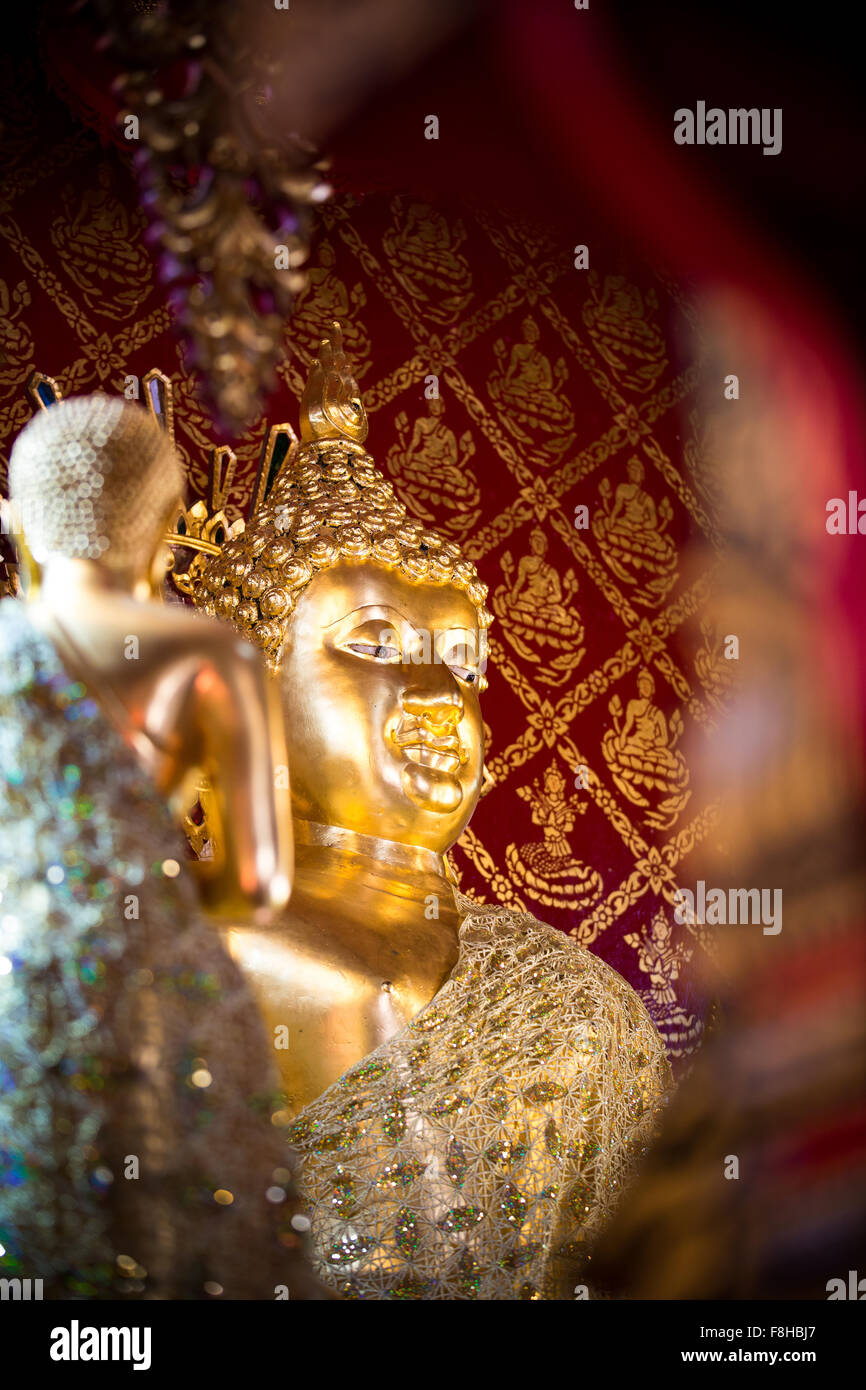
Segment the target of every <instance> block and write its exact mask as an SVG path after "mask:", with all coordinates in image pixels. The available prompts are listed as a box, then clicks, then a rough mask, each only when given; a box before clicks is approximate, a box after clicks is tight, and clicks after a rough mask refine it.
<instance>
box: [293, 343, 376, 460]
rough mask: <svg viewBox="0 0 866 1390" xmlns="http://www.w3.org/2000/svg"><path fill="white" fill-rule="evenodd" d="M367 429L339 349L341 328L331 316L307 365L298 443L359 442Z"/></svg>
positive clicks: (361, 405)
mask: <svg viewBox="0 0 866 1390" xmlns="http://www.w3.org/2000/svg"><path fill="white" fill-rule="evenodd" d="M367 428H368V425H367V412H366V410H365V409H364V402H363V401H362V400H361V392H360V388H359V387H358V383H357V382H356V380H355V378H354V377H353V376H352V372H351V370H350V368H349V363H348V360H347V358H346V354H345V352H344V350H343V330H342V328H341V327H340V325H339V323H338V322H337V321H336V319H335V320H334V321H333V322H332V324H331V331H330V333H329V335H328V337H326V338H323V339H322V341H321V343H320V344H319V355H318V357H316V358H314V360H313V362H312V363H311V364H310V375H309V377H308V378H307V384H306V386H305V388H304V394H303V396H302V397H301V443H302V444H312V443H314V442H316V441H318V440H321V439H348V440H351V442H352V443H353V444H362V443H363V442H364V440H365V439H366V438H367Z"/></svg>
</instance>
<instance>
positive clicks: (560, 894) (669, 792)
mask: <svg viewBox="0 0 866 1390" xmlns="http://www.w3.org/2000/svg"><path fill="white" fill-rule="evenodd" d="M7 83H8V85H7V98H6V108H7V116H6V127H5V131H4V134H3V140H4V151H3V153H4V164H5V166H6V168H7V170H8V173H7V176H6V179H5V181H4V188H3V193H2V203H0V244H2V251H0V256H2V260H0V311H2V325H0V335H2V337H0V349H2V358H0V400H2V405H3V415H2V424H0V447H2V449H3V451H4V453H5V454H6V455H8V450H9V448H10V446H11V443H12V440H13V439H14V436H15V434H16V433H17V431H18V430H19V429H20V428H21V427H22V426H23V425H24V423H25V422H26V420H27V419H28V418H29V415H30V413H31V407H30V404H29V403H28V400H27V398H26V395H25V390H24V386H25V382H26V380H27V377H28V375H29V373H30V372H31V371H32V370H33V369H34V368H36V369H38V370H40V371H42V372H44V373H46V374H47V375H50V376H53V377H54V378H56V379H57V381H58V384H59V385H60V387H61V389H62V392H63V394H64V395H72V394H80V393H84V392H89V391H93V390H97V389H102V390H106V391H109V392H120V391H122V390H123V388H124V383H125V381H126V379H127V378H128V377H130V376H134V377H137V378H140V377H141V376H142V375H143V374H144V373H145V372H146V371H147V370H148V369H149V368H151V367H158V368H160V369H162V370H163V371H164V372H165V373H167V374H168V375H169V376H170V377H171V379H172V381H173V384H174V392H175V401H176V431H177V440H178V444H179V448H180V451H181V453H182V455H183V458H184V461H185V463H186V465H187V468H188V472H189V483H190V497H191V498H192V497H193V496H197V495H202V493H203V490H204V487H205V483H206V477H207V461H208V451H209V450H210V449H211V448H212V447H213V446H214V445H217V444H220V443H224V442H227V441H224V440H220V439H219V438H216V437H214V433H213V429H212V425H211V423H210V421H209V419H208V417H207V415H206V414H205V413H204V412H203V409H202V407H201V405H200V404H199V402H198V399H197V394H196V383H195V379H194V377H193V375H192V374H191V373H190V372H189V371H188V370H187V366H186V364H185V361H184V356H183V352H182V350H181V348H180V346H179V342H178V340H177V338H176V337H175V335H174V334H173V331H172V320H171V313H170V311H169V308H168V306H167V304H166V302H165V298H164V295H163V293H162V291H161V290H160V288H159V285H158V283H157V280H156V277H155V274H154V266H153V260H152V254H151V251H150V249H149V247H148V245H147V244H146V242H145V241H144V240H143V232H144V228H145V222H144V218H143V216H142V214H141V212H140V210H139V209H138V206H137V202H136V189H135V185H134V182H133V179H132V177H131V175H130V172H129V169H128V166H127V162H126V161H125V159H124V158H123V156H122V154H120V153H118V152H117V151H116V150H115V149H113V148H108V149H107V148H106V147H105V146H103V145H102V144H101V143H100V141H99V139H98V138H97V136H96V135H95V134H93V133H92V132H91V131H90V130H88V129H86V128H85V127H84V126H82V125H78V124H77V123H76V122H75V121H73V120H72V119H71V118H70V116H69V113H68V111H67V109H66V108H65V106H63V105H62V104H61V103H60V102H59V101H57V100H56V99H53V98H52V99H51V100H50V101H47V100H46V98H45V96H44V93H43V91H42V89H41V86H40V84H39V80H38V76H37V75H36V74H35V73H34V72H33V71H32V70H31V71H28V70H27V68H26V67H25V68H23V69H22V68H21V67H18V68H17V70H16V71H15V72H14V73H12V74H10V75H9V77H8V79H7ZM311 267H312V271H311V276H310V285H309V288H308V290H307V291H306V292H305V294H304V295H303V297H302V299H301V300H300V302H299V304H298V306H297V309H296V312H295V315H294V317H293V319H292V320H291V322H289V323H287V325H286V334H285V359H284V361H283V363H282V365H281V366H280V368H279V386H278V390H277V391H276V392H275V393H274V395H273V396H272V397H271V398H270V399H269V401H268V402H267V406H266V414H265V415H264V416H263V417H262V418H261V419H260V420H259V421H258V422H257V424H256V425H255V426H254V427H253V428H252V429H250V430H249V431H248V432H247V433H246V434H245V435H244V436H243V437H242V438H241V439H240V440H238V441H233V444H234V447H235V450H236V453H237V456H238V468H237V473H236V475H235V486H234V491H233V494H232V497H231V502H232V504H233V507H234V508H236V509H238V511H237V512H236V513H234V514H241V513H243V511H244V509H245V507H246V506H247V504H248V502H249V500H250V496H251V492H252V486H253V480H254V477H255V470H256V465H257V461H258V457H259V452H260V449H261V445H262V441H263V439H264V438H265V436H266V434H267V429H268V426H269V425H270V424H272V423H274V422H276V421H277V420H287V421H289V422H292V423H296V422H297V407H298V399H299V396H300V392H301V389H302V384H303V381H304V379H305V374H306V367H307V364H308V362H309V360H310V358H311V355H312V354H313V353H314V351H315V348H316V345H317V342H318V339H319V334H320V332H321V331H322V329H323V328H324V326H325V325H326V324H327V322H328V321H329V320H331V319H332V318H334V317H336V318H339V319H340V320H341V321H342V322H343V324H344V326H345V342H346V347H347V350H348V353H349V356H350V360H351V362H352V364H353V367H354V370H355V373H356V376H357V379H358V381H359V383H360V386H361V389H362V392H363V395H364V399H365V403H366V407H367V411H368V413H369V416H370V434H369V438H368V441H367V444H368V448H369V449H370V452H371V453H372V454H373V455H374V457H375V458H376V461H377V463H378V464H379V466H380V467H381V468H382V470H383V471H384V472H385V474H386V475H387V476H389V477H391V478H392V480H393V481H394V483H395V487H396V489H397V491H398V493H399V495H400V497H401V498H402V500H403V501H404V502H405V503H406V504H407V506H408V507H409V508H410V510H411V511H412V512H413V513H414V514H415V515H416V516H417V517H419V518H423V519H424V520H427V521H429V522H431V523H432V524H434V525H435V526H436V527H437V528H438V529H440V530H442V531H444V532H446V533H447V534H449V535H450V536H453V537H454V538H455V539H457V540H459V541H460V542H461V543H462V545H463V546H464V548H465V550H466V553H467V555H468V556H469V557H470V558H471V559H472V560H473V561H475V563H476V564H477V566H478V569H479V571H480V572H481V575H482V578H483V579H484V580H485V581H486V582H487V583H488V584H489V586H490V598H489V600H488V604H489V606H490V607H491V608H492V610H493V612H494V614H495V617H496V622H495V625H494V627H493V628H492V631H491V638H492V643H491V657H492V660H491V668H490V670H489V672H488V675H489V678H490V687H489V690H488V692H487V694H486V696H485V697H484V713H485V719H486V724H487V737H488V748H487V767H488V770H489V772H490V773H491V775H492V778H493V779H494V785H493V787H492V789H491V790H490V792H489V793H488V795H487V796H486V797H485V798H484V799H483V801H482V802H481V804H480V805H479V807H478V810H477V812H476V814H475V816H474V818H473V820H472V824H471V826H470V827H469V828H468V829H467V831H466V833H465V834H464V836H463V838H462V839H461V841H460V844H459V846H458V849H457V851H456V852H455V855H454V862H455V866H456V869H457V872H458V874H459V877H460V880H461V886H462V887H463V889H464V890H465V891H468V892H470V893H472V894H474V895H476V896H477V897H479V898H481V899H482V900H488V901H490V900H498V901H500V902H503V903H505V904H507V905H509V906H525V907H526V908H528V909H529V910H531V911H532V912H533V913H535V915H536V916H538V917H540V918H542V919H544V920H547V921H549V922H551V923H553V924H555V925H556V926H558V927H559V928H561V929H562V930H563V931H566V932H570V933H571V934H573V935H574V936H576V937H577V938H578V939H579V940H581V941H582V942H584V943H585V944H586V945H588V946H589V947H590V948H591V949H593V950H594V951H597V952H598V953H599V954H600V955H601V956H603V957H604V959H605V960H607V961H608V962H609V963H610V964H612V965H613V966H614V967H615V968H616V969H617V970H619V971H620V972H621V973H622V974H623V975H624V976H625V977H626V978H627V979H628V980H629V981H630V982H631V983H632V984H634V985H635V987H636V988H637V989H638V990H639V991H640V992H641V994H642V995H643V997H644V999H645V1000H646V1002H647V1005H648V1007H649V1009H650V1011H651V1013H652V1015H653V1017H654V1019H655V1020H656V1022H657V1024H658V1026H659V1028H660V1030H661V1031H662V1033H663V1036H664V1037H665V1039H666V1042H667V1045H668V1048H669V1051H670V1054H671V1057H672V1060H673V1061H674V1063H675V1065H676V1064H677V1063H678V1062H679V1063H680V1064H681V1063H682V1062H684V1061H685V1059H686V1058H687V1056H688V1054H689V1053H690V1052H692V1051H693V1050H694V1048H695V1047H696V1046H697V1045H698V1043H699V1041H700V1037H701V1034H702V1030H703V1028H704V1024H705V1021H706V1016H707V1002H706V1001H705V1000H702V999H701V998H700V997H699V994H698V991H697V987H696V984H695V974H696V966H697V964H698V957H699V954H700V952H701V951H702V950H703V949H704V944H703V942H702V940H701V937H700V932H701V930H702V928H701V927H700V926H692V927H689V926H687V925H678V924H677V923H676V922H675V921H674V912H673V898H674V894H675V892H676V890H677V887H678V886H680V885H681V886H688V885H690V884H691V886H693V875H691V874H690V871H689V855H690V853H691V852H692V850H693V848H694V847H695V846H696V845H697V844H698V843H699V842H700V841H701V840H702V839H703V838H704V837H705V836H706V835H707V834H708V833H710V831H711V828H712V823H713V810H712V807H709V806H707V805H706V804H703V803H702V802H701V801H699V800H697V799H696V795H695V794H693V788H692V779H691V772H690V767H689V762H688V759H687V755H686V753H685V752H684V751H683V750H684V748H686V747H687V746H688V743H689V738H690V737H691V736H693V735H694V734H698V735H699V736H701V737H702V736H704V735H709V734H710V733H711V732H712V729H713V726H714V723H715V721H716V719H717V716H718V713H719V710H720V702H721V699H722V697H723V695H724V692H725V688H726V684H727V680H726V677H727V669H726V662H725V661H724V658H723V655H722V652H721V648H720V641H719V638H718V635H717V634H715V633H713V632H712V631H711V630H710V629H709V627H708V626H707V624H706V622H702V605H703V602H704V600H705V598H706V594H707V585H708V574H707V573H706V572H695V570H694V568H693V567H691V566H690V567H689V569H688V572H686V565H685V563H684V550H685V546H686V543H687V541H689V539H690V538H691V537H693V536H696V535H699V536H702V537H703V538H704V539H705V540H706V541H708V542H709V546H708V551H709V552H711V551H712V548H713V546H714V545H716V544H718V538H717V536H716V533H715V531H714V527H713V523H712V521H711V517H710V512H711V504H712V495H711V491H710V483H709V476H708V468H707V458H708V452H707V451H708V448H709V441H708V440H707V439H706V438H705V437H704V435H703V433H702V430H701V425H700V419H699V415H698V412H697V406H696V389H697V382H698V363H697V362H696V361H691V360H688V359H686V360H682V359H681V358H680V356H679V354H680V353H681V351H682V348H681V346H680V345H681V344H682V343H683V342H684V341H689V342H694V341H695V335H694V328H695V322H696V318H695V312H694V309H693V307H692V306H691V304H690V301H689V299H688V297H687V296H686V295H685V294H684V293H683V291H682V290H681V288H680V287H679V286H678V285H677V284H675V283H674V282H672V281H671V280H670V278H669V277H667V276H666V275H665V274H664V273H661V272H657V271H653V270H650V269H649V268H647V267H645V266H643V265H640V264H638V263H634V262H633V261H631V262H629V261H624V260H623V259H622V258H621V257H620V256H619V255H618V254H617V253H616V252H614V251H611V252H610V253H609V254H608V255H605V252H604V250H603V248H601V247H600V246H599V245H598V244H594V245H593V246H592V248H591V252H590V266H589V268H588V269H576V268H575V265H574V248H573V247H572V246H571V245H568V246H566V245H563V244H562V238H561V237H560V236H558V234H556V233H554V232H552V231H551V230H549V229H546V228H545V227H544V226H543V225H536V224H535V223H533V222H531V221H529V220H526V221H515V220H514V218H513V217H511V216H508V217H506V216H505V215H504V214H501V213H495V212H493V211H491V210H490V209H489V208H488V209H486V210H482V209H471V208H469V207H467V206H456V205H448V204H446V203H444V202H441V201H439V202H437V203H436V205H435V206H431V205H430V204H429V203H424V202H419V201H418V200H417V198H416V197H413V196H407V195H404V194H403V193H402V192H401V190H400V188H399V187H396V186H395V188H394V189H392V190H390V191H386V192H383V191H381V190H379V191H377V192H375V193H371V194H369V195H367V196H363V197H357V196H353V195H352V194H348V193H341V194H338V195H337V196H336V197H335V199H334V200H333V201H332V202H331V203H330V204H328V205H326V206H325V207H324V208H323V210H322V212H321V214H320V217H319V225H318V229H317V235H316V240H315V242H314V246H313V254H312V258H311ZM431 377H435V378H436V379H437V382H438V389H439V392H440V399H439V401H438V402H437V401H435V400H431V399H430V390H431V384H430V378H431ZM0 483H5V476H4V477H0ZM581 509H583V510H581Z"/></svg>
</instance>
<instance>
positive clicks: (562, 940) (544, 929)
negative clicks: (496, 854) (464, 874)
mask: <svg viewBox="0 0 866 1390" xmlns="http://www.w3.org/2000/svg"><path fill="white" fill-rule="evenodd" d="M457 905H458V908H459V910H460V912H461V916H462V919H463V927H462V936H463V940H464V942H465V943H466V945H467V946H469V947H470V948H471V950H470V953H469V955H468V957H467V965H468V964H469V961H470V960H471V961H472V963H473V964H474V966H475V968H476V969H479V970H481V971H482V972H483V973H484V974H485V975H487V974H491V973H500V974H501V975H503V976H511V978H512V985H513V984H515V983H516V982H517V979H518V978H522V979H524V980H525V983H526V986H527V988H539V989H542V990H547V991H548V992H552V994H553V995H555V996H556V999H557V1002H558V1003H559V1004H560V1005H562V1004H567V1003H574V1004H575V1005H576V1006H577V1007H578V1008H579V1011H580V1014H581V1016H582V1018H583V1019H584V1020H585V1019H587V1018H588V1017H590V1018H591V1017H596V1018H599V1019H601V1018H603V1019H604V1021H605V1025H606V1027H607V1028H610V1027H613V1028H614V1029H615V1030H616V1031H618V1032H620V1033H621V1034H624V1033H625V1032H629V1033H631V1032H634V1031H635V1030H637V1031H638V1032H640V1033H643V1034H645V1035H646V1037H647V1039H648V1041H650V1042H651V1043H652V1044H653V1050H654V1051H655V1050H657V1049H656V1044H657V1047H658V1048H659V1049H660V1048H662V1043H661V1039H660V1038H659V1036H658V1033H657V1032H656V1029H655V1025H654V1024H653V1022H652V1020H651V1019H650V1016H649V1014H648V1012H647V1009H646V1006H645V1005H644V1003H643V1000H642V999H641V998H640V996H639V995H638V993H637V991H636V990H635V989H633V988H632V986H631V985H630V984H629V983H628V981H627V980H624V979H623V977H622V976H621V975H620V974H618V972H617V971H616V970H614V969H613V967H612V966H610V965H608V964H607V962H606V961H604V960H602V959H601V957H600V956H598V955H596V954H595V952H593V951H590V950H587V948H586V947H585V946H582V945H581V944H580V943H579V942H578V941H575V940H574V938H573V937H570V936H566V935H565V933H564V932H562V931H560V930H558V929H557V928H556V927H552V926H550V925H549V923H547V922H540V921H539V920H538V919H537V918H536V917H533V916H532V914H531V913H528V912H521V911H518V910H516V909H515V908H508V907H503V906H501V905H499V904H487V903H484V904H480V903H476V902H474V901H473V900H472V899H470V898H466V897H464V896H463V895H462V894H458V895H457Z"/></svg>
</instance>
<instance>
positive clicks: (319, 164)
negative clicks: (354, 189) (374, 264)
mask: <svg viewBox="0 0 866 1390" xmlns="http://www.w3.org/2000/svg"><path fill="white" fill-rule="evenodd" d="M93 3H94V5H95V8H96V10H97V11H98V13H99V16H100V20H101V24H102V27H103V31H104V37H103V40H102V44H103V46H104V47H106V48H109V49H111V51H112V52H113V54H114V56H115V57H116V59H117V60H118V61H119V62H120V63H122V64H123V66H124V69H125V70H124V72H123V73H122V74H121V76H120V77H119V78H118V79H117V82H116V90H117V92H118V95H119V96H120V99H121V101H122V102H123V106H124V110H123V111H122V113H121V115H120V116H119V120H120V121H121V123H129V122H130V119H131V118H132V119H133V120H134V121H135V122H137V127H136V126H133V127H132V129H133V130H137V135H138V139H139V142H140V143H139V148H138V149H137V151H136V154H135V156H134V165H135V169H136V173H137V176H138V179H139V184H140V188H141V200H142V204H143V207H144V210H145V212H146V214H147V216H148V219H149V223H150V226H149V228H148V232H147V234H146V235H147V237H148V240H150V241H151V242H152V243H153V244H155V245H157V246H158V247H159V249H160V255H159V259H158V273H159V276H160V279H161V281H162V283H163V285H164V286H165V288H166V290H167V291H168V298H169V302H170V304H171V305H172V308H173V309H174V312H175V315H176V319H177V324H178V328H179V330H180V332H181V334H182V335H183V337H184V339H185V340H186V343H187V349H188V359H189V361H190V362H191V364H192V365H193V366H195V367H196V368H197V369H198V370H199V372H200V373H201V376H202V379H203V393H204V396H205V398H206V400H207V402H208V404H209V406H210V408H211V410H212V412H213V414H214V416H215V423H216V425H217V426H218V428H219V429H220V430H221V431H222V432H223V433H225V434H228V433H234V434H237V433H240V432H241V431H242V430H243V428H244V427H245V425H247V424H248V423H249V422H250V420H251V419H252V418H253V417H254V416H255V415H256V414H257V413H258V412H259V411H260V409H261V398H262V396H263V394H264V393H266V392H267V391H268V390H269V389H270V387H271V386H272V385H273V381H274V365H275V362H276V360H277V357H278V354H279V351H280V343H281V339H282V334H283V329H284V325H285V320H286V318H287V316H288V314H289V313H290V311H291V307H292V304H293V302H294V300H295V298H296V297H297V295H298V293H299V292H300V290H302V289H303V288H304V285H305V283H306V277H305V273H304V272H303V270H302V269H301V267H302V266H303V264H304V262H305V261H306V259H307V255H308V248H309V237H310V231H311V225H312V212H313V208H314V207H315V205H316V204H317V203H319V202H322V201H323V200H324V199H325V198H327V196H328V194H329V192H330V189H329V188H328V186H327V184H325V183H324V182H323V181H322V173H323V171H324V169H325V167H326V164H325V162H324V161H322V160H320V159H319V158H318V156H317V152H316V150H315V148H314V147H313V146H312V145H310V144H309V143H307V142H306V141H304V140H303V139H302V138H301V137H300V136H298V135H297V134H295V133H291V134H287V135H285V136H281V137H280V138H279V140H278V141H277V140H275V139H274V137H273V135H268V136H265V135H264V134H263V132H262V130H261V129H260V128H259V127H258V126H257V122H256V108H257V103H258V104H260V103H261V101H265V100H267V96H268V93H269V90H270V83H271V82H272V81H273V80H274V75H273V73H272V72H270V70H269V65H268V63H267V61H266V59H265V58H263V57H261V56H260V55H259V54H257V53H256V52H254V51H252V49H251V47H250V45H249V43H248V42H247V41H246V40H245V34H244V26H243V24H242V22H241V20H242V17H243V7H241V6H237V5H236V4H235V5H233V4H232V3H230V0H186V3H184V0H163V2H162V3H159V4H149V3H147V0H139V3H138V4H137V5H135V6H133V5H130V4H129V0H93ZM250 92H252V93H253V94H254V96H255V98H256V99H255V100H254V101H252V102H250V101H247V100H243V99H242V98H243V97H244V96H245V95H246V94H248V93H250Z"/></svg>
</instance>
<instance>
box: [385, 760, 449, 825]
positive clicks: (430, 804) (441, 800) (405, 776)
mask: <svg viewBox="0 0 866 1390" xmlns="http://www.w3.org/2000/svg"><path fill="white" fill-rule="evenodd" d="M400 781H401V782H402V784H403V790H404V792H405V793H406V795H407V796H408V798H409V800H410V801H412V802H414V804H415V805H416V806H420V807H421V808H422V810H424V811H433V812H438V813H439V814H440V815H451V814H452V813H453V812H454V811H456V810H457V808H458V806H459V805H460V803H461V801H462V800H463V788H462V787H461V785H460V783H459V782H458V780H457V778H456V777H454V776H453V775H452V774H451V773H450V772H446V771H444V769H442V768H438V767H423V766H422V765H421V764H420V763H415V762H409V761H408V760H407V761H406V762H405V763H404V764H403V767H402V768H401V770H400Z"/></svg>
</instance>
